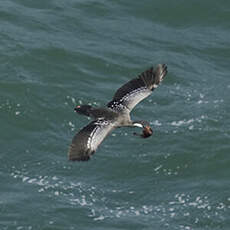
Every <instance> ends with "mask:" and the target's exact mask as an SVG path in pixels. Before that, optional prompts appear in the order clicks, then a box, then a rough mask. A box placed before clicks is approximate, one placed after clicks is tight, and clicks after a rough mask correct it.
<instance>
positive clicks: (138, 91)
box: [107, 64, 167, 112]
mask: <svg viewBox="0 0 230 230" xmlns="http://www.w3.org/2000/svg"><path fill="white" fill-rule="evenodd" d="M166 74H167V66H166V65H165V64H159V65H157V67H156V68H155V69H154V68H153V67H151V68H150V69H148V70H146V71H144V72H143V73H141V74H140V75H139V76H138V78H135V79H133V80H131V81H129V82H127V83H126V84H124V85H123V86H122V87H121V88H119V89H118V90H117V91H116V93H115V95H114V97H113V100H112V101H110V102H109V103H108V104H107V106H108V107H109V108H111V109H112V110H115V111H117V110H119V111H121V110H127V111H128V112H130V111H131V110H132V109H133V108H134V107H135V106H136V105H137V104H138V103H139V102H140V101H142V100H143V99H144V98H146V97H148V96H149V95H150V94H151V93H152V91H153V90H154V89H155V88H157V87H158V85H159V84H160V82H161V81H162V80H163V79H164V77H165V75H166Z"/></svg>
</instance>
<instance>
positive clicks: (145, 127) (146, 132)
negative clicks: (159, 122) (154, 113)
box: [133, 121, 153, 138]
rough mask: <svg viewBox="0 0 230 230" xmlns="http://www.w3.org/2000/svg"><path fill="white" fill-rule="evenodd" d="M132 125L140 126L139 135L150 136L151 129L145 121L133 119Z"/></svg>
mask: <svg viewBox="0 0 230 230" xmlns="http://www.w3.org/2000/svg"><path fill="white" fill-rule="evenodd" d="M133 126H135V127H140V128H142V129H143V130H142V134H140V135H139V136H141V137H143V138H147V137H150V136H152V134H153V130H152V129H151V127H150V124H149V122H147V121H134V122H133ZM134 135H138V134H136V133H134Z"/></svg>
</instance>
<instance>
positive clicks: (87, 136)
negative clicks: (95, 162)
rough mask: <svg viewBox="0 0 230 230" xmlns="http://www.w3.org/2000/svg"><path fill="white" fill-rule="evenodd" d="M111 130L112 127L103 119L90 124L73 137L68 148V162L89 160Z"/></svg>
mask: <svg viewBox="0 0 230 230" xmlns="http://www.w3.org/2000/svg"><path fill="white" fill-rule="evenodd" d="M113 129H114V126H113V125H112V124H111V123H110V122H109V121H107V120H105V119H97V120H95V121H92V122H90V123H89V124H88V125H87V126H85V127H84V128H83V129H81V130H80V131H79V132H78V133H77V134H76V135H75V136H74V138H73V140H72V144H71V145H70V147H69V152H68V156H69V160H72V161H87V160H89V159H90V156H91V155H92V154H93V153H94V152H95V151H96V149H97V147H98V146H99V145H100V144H101V142H102V141H103V140H104V139H105V138H106V136H107V135H108V134H109V133H110V132H111V131H112V130H113Z"/></svg>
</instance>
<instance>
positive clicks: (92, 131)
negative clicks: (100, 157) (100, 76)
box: [68, 64, 167, 161]
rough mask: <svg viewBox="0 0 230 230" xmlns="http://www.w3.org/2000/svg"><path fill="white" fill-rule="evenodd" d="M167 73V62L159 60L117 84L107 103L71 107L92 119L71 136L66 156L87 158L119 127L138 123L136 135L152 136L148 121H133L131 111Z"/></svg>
mask: <svg viewBox="0 0 230 230" xmlns="http://www.w3.org/2000/svg"><path fill="white" fill-rule="evenodd" d="M166 74H167V66H166V65H165V64H158V65H157V66H156V68H153V67H151V68H150V69H148V70H146V71H144V72H143V73H141V74H140V75H139V76H138V77H137V78H135V79H133V80H131V81H129V82H127V83H126V84H124V85H123V86H122V87H121V88H119V89H118V90H117V91H116V93H115V95H114V97H113V99H112V101H110V102H109V103H108V104H107V106H106V107H99V108H95V107H92V106H90V105H79V106H76V107H75V108H74V110H75V111H76V112H77V113H78V114H81V115H85V116H88V117H91V118H93V121H92V122H90V123H89V124H88V125H87V126H85V127H84V128H82V129H81V130H80V131H79V132H78V133H77V134H76V135H75V136H74V137H73V140H72V144H71V145H70V147H69V151H68V157H69V160H72V161H88V160H89V159H90V157H91V156H92V155H93V154H94V153H95V151H96V150H97V148H98V146H99V145H100V144H101V142H102V141H103V140H104V139H105V138H106V137H107V136H108V134H109V133H111V132H112V131H113V130H114V129H115V128H118V127H140V128H142V129H143V132H142V134H137V133H134V134H135V135H139V136H141V137H143V138H147V137H149V136H151V135H152V133H153V131H152V129H151V127H150V125H149V123H148V122H147V121H132V120H131V118H130V112H131V111H132V109H133V108H134V107H135V106H136V105H137V104H138V103H139V102H140V101H142V100H143V99H145V98H146V97H148V96H149V95H150V94H151V93H152V91H153V90H154V89H156V88H157V87H158V85H159V84H160V83H161V81H162V80H163V79H164V77H165V75H166Z"/></svg>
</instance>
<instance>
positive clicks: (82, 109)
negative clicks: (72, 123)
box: [74, 105, 92, 117]
mask: <svg viewBox="0 0 230 230" xmlns="http://www.w3.org/2000/svg"><path fill="white" fill-rule="evenodd" d="M74 110H75V111H76V112H77V113H79V114H81V115H85V116H87V117H90V116H91V110H92V106H90V105H78V106H76V107H75V108H74Z"/></svg>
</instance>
